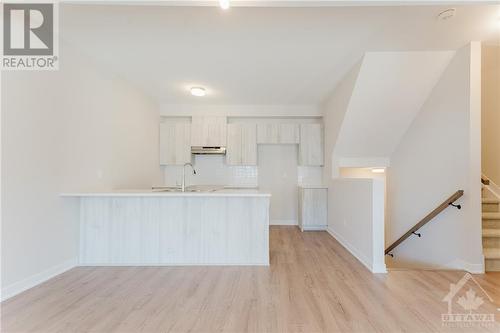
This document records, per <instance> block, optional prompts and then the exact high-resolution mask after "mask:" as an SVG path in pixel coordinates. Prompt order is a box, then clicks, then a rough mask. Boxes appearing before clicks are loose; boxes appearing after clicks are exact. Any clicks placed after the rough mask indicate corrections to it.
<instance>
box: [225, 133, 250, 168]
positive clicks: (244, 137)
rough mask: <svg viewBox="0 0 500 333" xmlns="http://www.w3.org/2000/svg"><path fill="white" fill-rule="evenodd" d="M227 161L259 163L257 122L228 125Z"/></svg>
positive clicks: (247, 163)
mask: <svg viewBox="0 0 500 333" xmlns="http://www.w3.org/2000/svg"><path fill="white" fill-rule="evenodd" d="M226 163H227V164H229V165H257V126H256V125H255V124H228V125H227V153H226Z"/></svg>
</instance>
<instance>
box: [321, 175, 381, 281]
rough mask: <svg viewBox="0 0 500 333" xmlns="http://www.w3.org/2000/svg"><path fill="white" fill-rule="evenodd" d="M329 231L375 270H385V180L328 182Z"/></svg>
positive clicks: (336, 180) (370, 268) (362, 261)
mask: <svg viewBox="0 0 500 333" xmlns="http://www.w3.org/2000/svg"><path fill="white" fill-rule="evenodd" d="M327 230H328V232H329V233H330V234H331V235H332V236H333V237H334V238H335V239H337V240H338V241H339V242H340V243H341V244H342V245H343V246H344V247H345V248H346V249H348V250H349V251H350V252H351V253H352V254H353V255H354V256H355V257H356V258H357V259H358V260H359V261H360V262H361V263H363V264H364V265H365V266H366V267H367V268H368V269H369V270H370V271H372V272H373V273H385V272H386V268H385V263H384V182H383V180H380V179H348V178H341V179H334V180H330V181H329V182H328V229H327Z"/></svg>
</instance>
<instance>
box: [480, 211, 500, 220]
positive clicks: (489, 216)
mask: <svg viewBox="0 0 500 333" xmlns="http://www.w3.org/2000/svg"><path fill="white" fill-rule="evenodd" d="M483 220H500V213H489V212H488V213H483Z"/></svg>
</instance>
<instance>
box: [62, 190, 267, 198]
mask: <svg viewBox="0 0 500 333" xmlns="http://www.w3.org/2000/svg"><path fill="white" fill-rule="evenodd" d="M60 196H61V197H210V198H211V197H271V194H270V193H265V192H260V191H259V190H256V189H220V190H216V191H200V192H189V191H187V192H181V191H170V192H169V191H156V190H112V191H102V192H100V191H89V192H67V193H61V194H60Z"/></svg>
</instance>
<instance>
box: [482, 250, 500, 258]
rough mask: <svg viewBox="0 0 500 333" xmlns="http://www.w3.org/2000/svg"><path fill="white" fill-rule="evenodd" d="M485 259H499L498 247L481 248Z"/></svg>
mask: <svg viewBox="0 0 500 333" xmlns="http://www.w3.org/2000/svg"><path fill="white" fill-rule="evenodd" d="M483 254H484V258H485V259H500V249H496V248H486V249H483Z"/></svg>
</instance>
